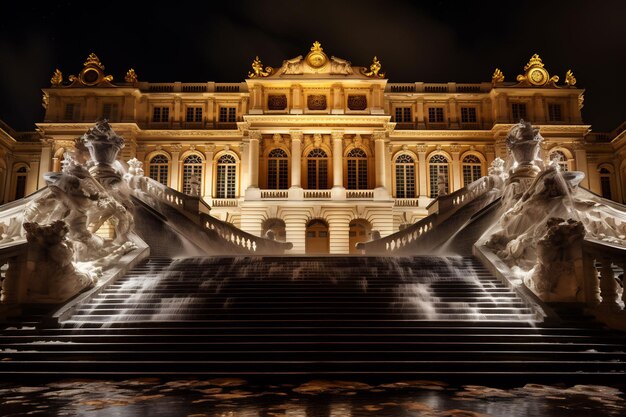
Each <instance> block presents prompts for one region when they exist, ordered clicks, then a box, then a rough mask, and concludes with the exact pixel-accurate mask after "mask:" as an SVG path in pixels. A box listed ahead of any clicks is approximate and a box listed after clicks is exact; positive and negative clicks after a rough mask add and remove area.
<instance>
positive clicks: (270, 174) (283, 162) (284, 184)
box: [267, 149, 289, 190]
mask: <svg viewBox="0 0 626 417" xmlns="http://www.w3.org/2000/svg"><path fill="white" fill-rule="evenodd" d="M267 157H268V159H267V188H268V189H270V190H286V189H287V188H289V185H288V184H289V180H288V178H289V157H288V156H287V152H285V151H284V150H282V149H272V150H271V151H270V153H269V155H268V156H267Z"/></svg>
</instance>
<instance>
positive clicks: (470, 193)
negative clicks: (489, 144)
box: [357, 176, 494, 254]
mask: <svg viewBox="0 0 626 417" xmlns="http://www.w3.org/2000/svg"><path fill="white" fill-rule="evenodd" d="M493 186H494V180H493V178H491V177H489V176H486V177H482V178H480V179H478V180H476V181H474V182H472V183H471V184H469V185H467V186H466V187H463V188H461V189H460V190H457V191H455V192H453V193H451V194H448V195H445V196H441V197H438V198H437V199H436V200H434V201H433V202H432V203H431V204H430V205H429V206H428V212H429V215H428V216H426V217H424V218H423V219H421V220H418V221H417V222H416V223H413V224H412V225H410V226H408V227H406V228H405V229H403V230H400V231H398V232H396V233H393V234H391V235H389V236H386V237H384V238H381V239H376V240H372V241H370V242H361V243H358V244H357V249H359V250H364V251H365V253H376V254H381V253H388V254H393V253H394V252H397V251H400V250H402V249H403V248H405V247H406V246H408V245H412V244H415V243H416V242H418V241H420V240H422V239H425V238H427V237H428V236H429V235H430V234H431V233H432V231H433V229H434V228H435V227H436V226H438V225H439V224H441V223H442V222H443V221H445V220H446V219H448V218H449V217H450V216H452V215H453V214H454V213H456V212H457V211H458V210H459V209H461V208H463V207H465V206H466V205H468V204H469V203H471V202H472V201H474V200H476V199H477V198H478V197H480V196H482V195H484V194H486V193H487V192H488V191H489V190H491V189H492V188H493Z"/></svg>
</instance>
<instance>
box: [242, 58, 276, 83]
mask: <svg viewBox="0 0 626 417" xmlns="http://www.w3.org/2000/svg"><path fill="white" fill-rule="evenodd" d="M273 71H274V69H273V68H272V67H265V71H263V63H262V62H261V59H260V58H259V57H258V56H257V57H255V58H254V61H252V71H250V72H248V77H250V78H260V77H267V76H269V75H270V74H271V73H272V72H273Z"/></svg>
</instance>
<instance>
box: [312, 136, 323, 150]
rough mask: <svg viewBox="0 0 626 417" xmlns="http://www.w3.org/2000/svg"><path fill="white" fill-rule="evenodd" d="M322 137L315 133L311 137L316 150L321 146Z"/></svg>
mask: <svg viewBox="0 0 626 417" xmlns="http://www.w3.org/2000/svg"><path fill="white" fill-rule="evenodd" d="M322 140H323V139H322V135H321V134H320V133H316V134H314V135H313V144H314V145H315V147H316V148H318V147H319V146H320V145H321V144H322Z"/></svg>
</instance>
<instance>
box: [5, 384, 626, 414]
mask: <svg viewBox="0 0 626 417" xmlns="http://www.w3.org/2000/svg"><path fill="white" fill-rule="evenodd" d="M0 415H1V416H6V417H8V416H31V415H39V416H97V417H127V416H128V417H130V416H133V417H134V416H150V417H160V416H163V417H179V416H182V417H365V416H367V417H370V416H376V417H413V416H424V417H444V416H449V417H482V416H507V417H513V416H558V417H560V416H623V415H626V401H625V400H624V395H623V393H622V392H621V391H620V390H619V389H617V388H613V387H608V386H599V385H575V386H567V387H566V386H558V385H539V384H527V385H524V386H520V387H514V388H506V389H503V388H493V387H486V386H480V385H462V386H449V385H448V384H446V383H444V382H440V381H401V382H396V383H387V384H380V385H370V384H366V383H363V382H353V381H322V380H313V381H308V382H305V383H302V384H277V385H253V384H250V383H248V382H247V381H245V380H243V379H237V378H219V379H207V380H198V379H194V380H191V379H189V380H160V379H157V378H140V379H129V380H123V381H103V380H63V381H56V382H49V383H42V384H32V383H31V384H14V383H1V384H0Z"/></svg>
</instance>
